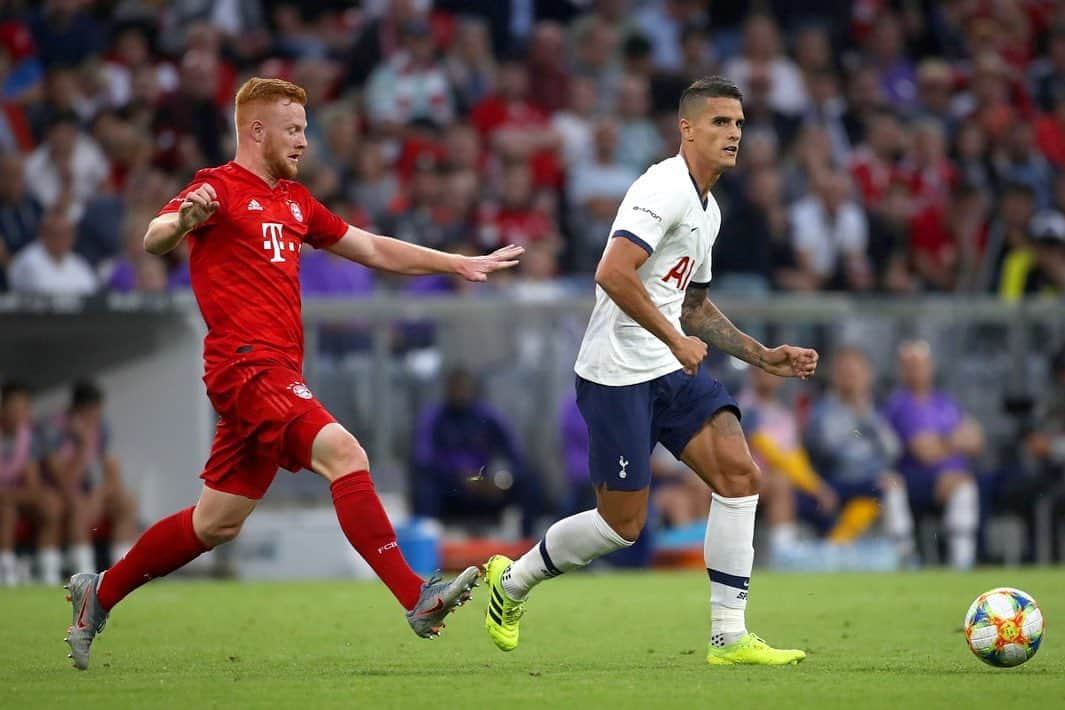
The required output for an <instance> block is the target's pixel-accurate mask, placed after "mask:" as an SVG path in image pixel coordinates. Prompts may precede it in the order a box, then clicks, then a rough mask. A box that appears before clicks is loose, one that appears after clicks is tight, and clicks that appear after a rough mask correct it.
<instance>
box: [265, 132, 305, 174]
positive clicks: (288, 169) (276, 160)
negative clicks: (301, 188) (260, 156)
mask: <svg viewBox="0 0 1065 710" xmlns="http://www.w3.org/2000/svg"><path fill="white" fill-rule="evenodd" d="M264 152H265V153H266V167H267V168H268V169H269V170H270V173H271V174H272V175H273V176H274V177H276V178H278V179H280V180H291V179H292V178H294V177H296V172H297V170H298V166H296V165H293V164H292V163H290V162H289V160H288V157H287V155H286V153H285V152H284V150H283V149H282V148H281V147H279V146H275V145H274V143H273V142H272V141H271V142H270V143H268V144H267V145H266V146H265V150H264Z"/></svg>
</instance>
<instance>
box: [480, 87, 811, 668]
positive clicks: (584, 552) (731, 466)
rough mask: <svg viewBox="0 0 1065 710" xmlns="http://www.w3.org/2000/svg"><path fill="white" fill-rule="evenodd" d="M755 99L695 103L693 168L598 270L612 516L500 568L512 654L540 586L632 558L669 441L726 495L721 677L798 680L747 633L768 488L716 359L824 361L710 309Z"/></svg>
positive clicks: (711, 568)
mask: <svg viewBox="0 0 1065 710" xmlns="http://www.w3.org/2000/svg"><path fill="white" fill-rule="evenodd" d="M742 99H743V95H742V94H741V93H740V91H739V89H738V88H736V85H735V84H733V83H732V82H730V81H728V80H727V79H724V78H721V77H709V78H706V79H700V80H698V81H696V82H694V83H693V84H692V85H691V86H689V87H688V88H687V89H685V91H684V93H683V94H682V95H681V98H680V110H679V114H680V116H679V123H680V134H681V147H680V153H679V154H678V155H675V156H674V157H672V158H668V159H667V160H663V161H662V162H660V163H658V164H656V165H652V166H651V167H650V168H649V169H648V170H647V172H645V173H644V174H643V175H642V176H641V177H640V178H639V179H638V180H636V182H635V183H633V184H632V186H631V187H630V188H629V191H628V192H627V193H626V195H625V199H624V201H623V202H622V203H621V207H619V208H618V213H617V217H616V218H615V220H614V224H613V227H612V228H611V235H610V236H611V238H610V240H609V241H608V243H607V246H606V249H605V250H604V252H603V257H602V259H601V260H600V262H599V267H598V269H597V270H596V274H595V282H596V301H595V309H594V310H593V311H592V316H591V320H590V321H589V323H588V329H587V331H586V332H585V335H584V341H583V342H582V343H581V349H580V353H579V354H578V356H577V364H576V367H575V368H574V369H575V370H576V373H577V404H578V406H579V407H580V410H581V414H582V415H583V416H584V420H585V423H586V424H587V425H588V438H589V464H590V471H591V477H592V481H593V483H595V485H596V500H597V506H596V509H595V510H588V511H585V512H583V513H578V514H577V515H573V516H571V517H568V518H565V519H563V520H560V521H558V522H556V523H555V524H554V525H552V526H551V527H550V528H549V529H548V530H547V533H546V534H545V535H544V538H543V540H541V541H540V543H539V544H538V545H536V546H535V547H533V548H532V549H531V550H529V551H528V552H526V553H525V554H524V555H523V556H522V557H521V558H519V559H518V560H516V561H511V560H509V559H507V558H506V557H503V556H502V555H496V556H494V557H492V558H491V559H490V560H489V561H488V563H487V564H486V566H485V573H486V574H485V577H486V579H487V580H488V585H489V589H490V599H489V606H488V612H487V614H486V617H485V628H486V629H487V631H488V633H489V636H491V638H492V640H493V641H494V642H495V644H496V646H498V647H499V648H500V649H502V650H504V651H510V650H513V649H514V648H515V647H516V646H517V645H518V622H519V620H520V619H521V616H522V614H523V613H524V610H525V599H526V596H527V595H528V593H529V591H530V590H531V589H532V588H533V587H534V586H535V585H537V584H539V583H540V582H542V581H544V580H545V579H550V578H551V577H556V576H558V575H560V574H563V573H565V572H569V571H571V570H575V569H578V568H580V567H583V566H585V565H587V564H588V563H589V562H591V561H592V560H594V559H596V558H597V557H601V556H602V555H605V554H608V553H610V552H613V551H615V550H618V549H620V548H623V547H628V546H630V545H632V544H633V543H634V542H635V541H636V538H637V537H638V536H639V534H640V531H641V530H642V529H643V526H644V523H645V522H646V520H647V502H648V494H649V491H650V482H651V471H650V456H651V450H652V449H653V448H654V446H655V444H656V442H661V443H662V444H663V445H664V446H665V447H666V448H667V449H669V450H670V451H671V452H672V453H673V455H674V456H676V457H677V458H678V459H680V460H681V461H683V462H684V463H686V464H687V465H688V466H690V467H691V469H692V470H693V471H695V473H696V474H698V475H699V477H700V478H702V479H703V480H704V481H705V482H706V484H707V485H708V486H709V487H710V489H711V491H712V496H713V497H712V502H711V505H710V517H709V522H708V524H707V530H706V540H705V542H704V547H703V549H704V557H705V561H706V568H707V572H708V574H709V576H710V610H711V614H710V616H711V623H710V626H711V628H710V643H709V646H708V648H707V662H708V663H710V664H711V665H736V664H753V665H787V664H794V663H798V662H799V661H801V660H802V659H803V658H805V656H806V654H805V653H804V652H802V651H798V650H782V649H776V648H772V647H771V646H769V645H768V644H766V643H765V642H764V641H762V640H761V639H760V638H758V637H757V636H755V635H754V634H752V633H749V632H748V631H747V627H746V622H745V619H744V611H745V609H746V607H747V595H748V592H749V591H750V590H749V584H750V577H751V567H752V565H753V562H754V546H753V539H754V515H755V508H756V507H757V505H758V486H759V478H760V473H759V470H758V466H757V465H756V464H755V462H754V461H753V459H752V458H751V453H750V451H749V450H748V449H747V442H746V440H745V438H744V435H743V431H742V430H741V429H740V422H739V416H740V411H739V407H738V405H737V404H736V402H735V400H734V399H733V398H732V397H731V395H729V393H728V392H727V391H726V389H725V387H724V386H723V385H722V384H721V383H719V382H717V381H716V380H714V379H713V378H712V377H711V376H710V374H709V373H708V372H707V370H706V368H704V367H702V362H703V359H704V358H705V357H706V354H707V347H708V346H709V347H715V348H717V349H719V350H721V351H723V352H726V353H728V354H729V355H732V356H734V357H737V358H740V359H741V360H744V361H745V362H748V363H750V364H751V365H754V366H756V367H760V368H762V369H763V370H765V371H767V372H770V373H773V374H775V375H779V376H782V377H801V378H803V379H805V378H807V377H809V376H810V375H812V374H814V371H815V370H816V368H817V358H818V356H817V352H815V351H814V350H809V349H806V348H798V347H793V346H791V345H781V346H779V347H776V348H772V349H770V348H767V347H766V346H764V345H762V344H761V343H759V342H758V341H757V340H755V339H754V338H752V337H750V336H749V335H746V334H744V333H742V332H741V331H739V330H738V329H737V328H736V327H735V326H734V325H733V324H732V323H731V322H729V320H728V319H727V318H726V317H725V316H724V315H722V314H721V311H719V310H718V309H717V308H716V307H715V306H714V304H713V303H712V302H710V301H709V300H708V299H707V296H706V290H707V286H708V285H709V282H710V266H711V259H710V252H711V249H712V247H713V245H714V241H715V240H716V239H717V234H718V230H719V229H720V227H721V212H720V210H719V209H718V206H717V203H716V201H715V200H714V197H713V196H712V195H711V194H710V188H711V187H712V186H713V185H714V183H716V182H717V180H718V178H719V177H720V176H721V174H722V173H723V172H725V171H726V170H728V169H730V168H732V167H734V166H735V165H736V154H737V151H738V149H739V144H740V136H741V134H742V132H743V106H742Z"/></svg>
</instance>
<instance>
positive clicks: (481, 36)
mask: <svg viewBox="0 0 1065 710" xmlns="http://www.w3.org/2000/svg"><path fill="white" fill-rule="evenodd" d="M444 71H446V72H447V77H448V82H449V83H450V84H451V87H452V89H453V90H454V92H455V98H456V100H457V102H458V109H459V110H460V111H461V112H463V113H465V112H467V111H469V110H470V109H471V108H473V107H474V106H476V105H477V104H478V103H479V102H480V101H481V99H483V98H484V97H485V96H487V95H488V93H489V92H490V91H491V90H492V86H493V84H494V82H495V74H496V62H495V57H494V56H493V55H492V40H491V37H490V36H489V35H488V25H487V24H485V22H484V20H482V19H480V18H477V17H468V16H467V17H460V18H459V20H458V23H457V26H456V27H455V36H454V38H453V39H452V41H451V45H450V48H449V50H448V53H447V56H446V57H445V58H444Z"/></svg>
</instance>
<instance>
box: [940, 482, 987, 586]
mask: <svg viewBox="0 0 1065 710" xmlns="http://www.w3.org/2000/svg"><path fill="white" fill-rule="evenodd" d="M979 524H980V497H979V494H978V492H977V490H976V484H975V483H973V482H971V481H966V482H965V483H963V484H961V485H960V486H958V487H957V488H955V489H954V491H953V492H952V493H951V494H950V497H949V498H947V504H946V505H945V506H944V510H943V527H945V528H946V529H947V535H948V538H947V541H948V545H947V547H948V550H949V552H950V565H951V567H953V568H954V569H958V570H966V569H969V568H971V567H972V566H973V563H974V562H976V528H977V526H979Z"/></svg>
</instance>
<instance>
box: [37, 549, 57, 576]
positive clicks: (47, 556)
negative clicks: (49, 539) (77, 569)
mask: <svg viewBox="0 0 1065 710" xmlns="http://www.w3.org/2000/svg"><path fill="white" fill-rule="evenodd" d="M62 566H63V560H62V558H60V556H59V550H58V549H57V548H55V547H45V548H42V549H41V550H39V551H38V552H37V571H38V572H39V573H40V575H41V582H43V583H44V584H52V585H55V584H59V572H60V569H61V568H62Z"/></svg>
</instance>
